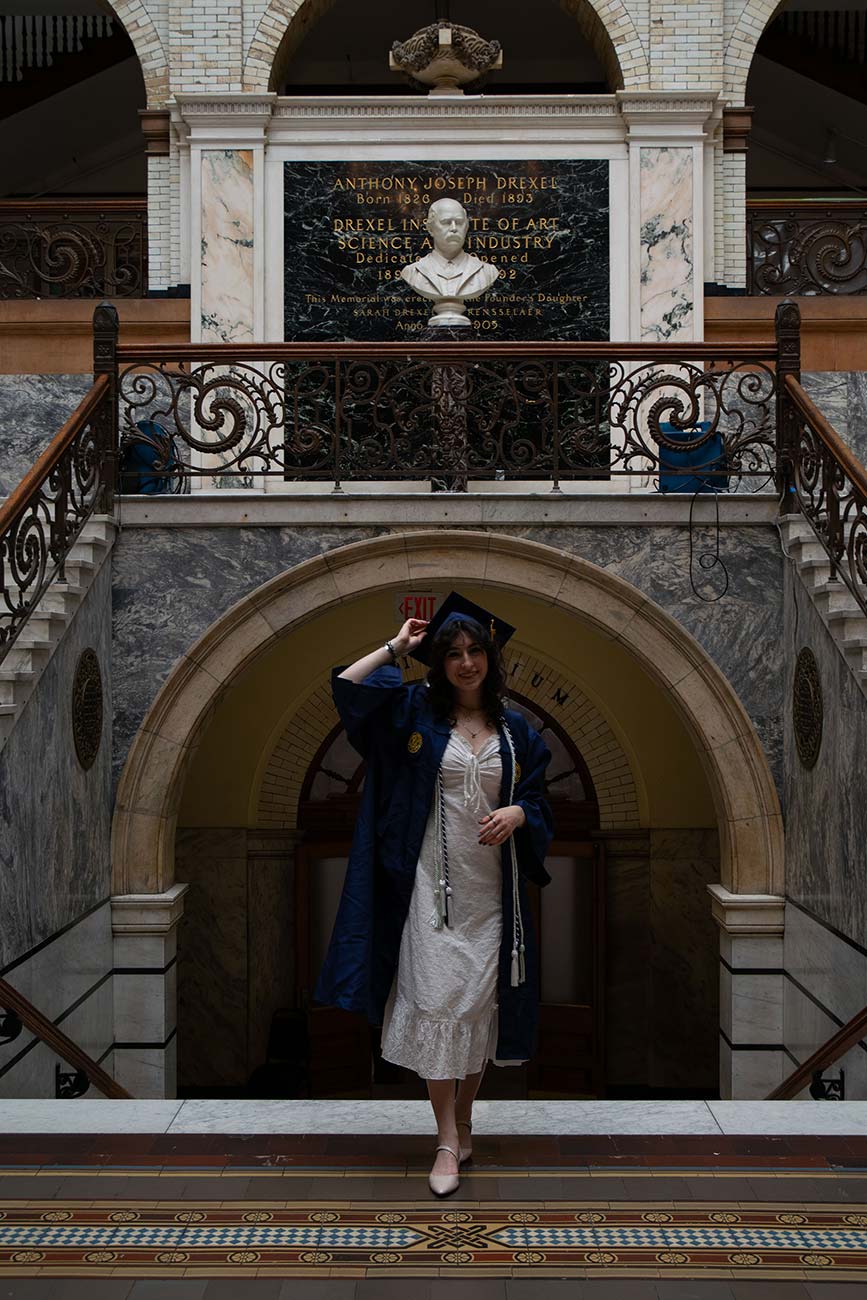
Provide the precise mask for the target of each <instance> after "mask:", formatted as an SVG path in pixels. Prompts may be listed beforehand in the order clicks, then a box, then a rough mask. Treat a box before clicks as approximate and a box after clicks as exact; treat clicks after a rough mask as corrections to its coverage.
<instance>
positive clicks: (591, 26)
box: [243, 0, 648, 94]
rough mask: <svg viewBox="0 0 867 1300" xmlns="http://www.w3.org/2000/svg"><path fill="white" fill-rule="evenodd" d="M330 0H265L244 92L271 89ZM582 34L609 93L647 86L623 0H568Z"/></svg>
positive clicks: (639, 44)
mask: <svg viewBox="0 0 867 1300" xmlns="http://www.w3.org/2000/svg"><path fill="white" fill-rule="evenodd" d="M333 2H334V0H269V3H268V5H267V7H266V9H265V12H264V13H263V15H262V17H261V19H260V20H259V24H258V26H257V28H256V31H255V32H254V34H253V38H252V40H251V41H250V46H249V49H248V50H247V52H246V56H245V62H244V73H243V87H244V90H246V91H249V92H251V93H256V94H264V93H266V92H267V91H269V90H275V89H276V88H277V85H278V84H279V82H280V79H281V76H282V72H283V69H284V68H285V67H286V65H287V63H288V62H289V60H290V59H291V58H292V56H293V55H294V53H295V51H296V50H297V49H298V47H299V45H300V44H301V41H302V40H303V39H304V37H305V36H306V34H307V32H308V31H309V30H310V28H311V27H312V26H314V24H315V23H316V22H317V21H318V19H319V18H321V16H322V14H323V13H325V11H326V10H327V9H328V8H330V6H331V4H333ZM566 8H567V10H568V12H569V13H570V14H572V16H573V17H574V18H575V21H576V22H577V24H578V27H579V29H580V31H581V34H582V35H583V36H584V37H585V39H586V40H587V41H588V43H589V44H590V46H591V48H592V49H593V51H594V53H595V54H596V56H597V58H598V59H599V61H600V63H601V64H602V66H603V67H604V68H605V72H606V76H607V77H608V82H609V85H610V86H611V89H612V90H633V89H639V88H641V87H643V86H646V85H647V82H648V66H647V54H646V51H645V48H644V45H643V44H642V41H641V39H640V37H639V34H638V31H637V30H636V27H635V23H634V22H633V20H632V17H631V15H630V13H629V10H628V9H627V7H626V5H625V3H624V0H567V3H566Z"/></svg>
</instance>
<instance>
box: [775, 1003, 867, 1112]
mask: <svg viewBox="0 0 867 1300" xmlns="http://www.w3.org/2000/svg"><path fill="white" fill-rule="evenodd" d="M862 1005H863V1004H862ZM784 1015H785V1018H784V1025H785V1036H786V1047H787V1048H788V1050H789V1051H790V1052H791V1053H792V1055H793V1056H794V1058H795V1059H796V1060H797V1061H799V1062H800V1061H806V1060H807V1058H808V1057H809V1056H811V1055H812V1054H813V1052H815V1050H816V1048H817V1047H821V1045H822V1043H825V1042H827V1041H828V1039H829V1038H831V1037H833V1035H834V1034H836V1032H837V1030H838V1029H839V1028H840V1024H839V1022H838V1020H837V1019H835V1018H833V1017H831V1016H829V1015H827V1013H826V1011H825V1010H823V1008H822V1007H821V1006H819V1005H818V1004H817V1003H816V1002H815V1001H814V1000H813V999H812V998H810V997H808V996H807V995H806V994H805V993H804V991H803V990H802V989H799V988H798V987H797V986H796V985H795V984H793V983H792V982H791V981H790V980H787V981H786V988H785V1006H784ZM792 1068H794V1067H792ZM841 1068H842V1069H843V1071H844V1072H845V1084H844V1086H845V1090H846V1098H845V1099H846V1101H863V1100H864V1099H865V1098H867V1047H865V1046H864V1045H863V1044H861V1043H859V1044H857V1045H856V1046H855V1047H853V1048H852V1049H851V1051H849V1052H847V1053H846V1055H845V1056H842V1057H841V1058H840V1060H839V1061H837V1062H836V1063H835V1064H834V1065H830V1066H828V1068H827V1069H826V1070H824V1071H823V1074H824V1075H825V1076H826V1077H828V1078H833V1077H835V1076H836V1075H838V1074H839V1073H840V1070H841ZM788 1072H789V1071H787V1073H788ZM800 1095H801V1096H802V1097H805V1098H806V1097H809V1095H810V1094H809V1090H808V1089H805V1090H804V1091H803V1093H801V1094H800Z"/></svg>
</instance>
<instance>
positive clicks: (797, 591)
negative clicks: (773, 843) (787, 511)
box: [783, 566, 867, 1005]
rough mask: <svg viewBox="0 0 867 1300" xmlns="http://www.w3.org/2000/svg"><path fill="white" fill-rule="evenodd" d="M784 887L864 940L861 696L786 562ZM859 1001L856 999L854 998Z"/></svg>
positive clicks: (866, 810) (866, 828) (866, 709)
mask: <svg viewBox="0 0 867 1300" xmlns="http://www.w3.org/2000/svg"><path fill="white" fill-rule="evenodd" d="M783 645H784V646H785V647H786V656H785V674H784V681H783V690H784V695H783V699H784V705H785V803H786V807H787V821H786V894H787V896H788V897H790V898H792V899H794V900H795V902H797V903H800V904H802V905H803V906H804V907H805V908H806V909H807V910H808V911H809V912H810V913H812V914H813V915H814V916H815V917H817V918H818V919H819V920H820V921H823V922H825V923H826V924H827V925H830V926H833V927H834V928H835V929H836V930H839V931H840V933H841V934H843V935H845V936H846V937H848V938H850V939H853V940H854V941H855V942H856V943H858V944H860V945H861V946H862V947H865V946H867V891H865V890H864V888H863V880H864V861H865V858H864V845H865V844H867V800H865V798H864V755H865V753H867V700H865V698H864V695H863V694H862V692H861V690H860V688H859V686H858V683H857V681H856V680H855V677H854V675H853V673H852V670H851V668H850V667H849V665H848V663H847V662H846V660H845V659H844V658H843V656H842V655H841V653H840V651H839V650H838V648H837V646H836V644H835V643H834V641H833V640H832V639H831V636H830V634H829V632H828V630H827V628H826V627H825V625H824V623H823V622H822V620H821V618H820V616H819V614H818V613H817V612H816V610H815V608H814V606H813V604H812V601H811V600H810V598H809V596H808V595H807V593H806V591H805V590H804V588H803V585H802V583H801V580H800V578H799V577H798V576H797V574H796V573H795V571H794V569H793V568H790V567H789V566H787V567H786V572H785V631H784V637H783ZM802 646H809V647H810V649H811V650H812V651H813V654H814V655H815V657H816V662H817V665H818V669H819V680H820V682H821V687H822V698H823V708H824V721H823V733H822V745H821V749H820V751H819V757H818V760H817V762H816V764H815V766H814V767H813V768H812V769H807V768H805V767H804V766H803V765H802V764H801V761H800V759H799V757H798V752H797V748H796V746H795V737H794V730H793V726H792V708H791V693H792V678H793V671H794V663H795V659H796V657H797V654H798V651H799V650H800V649H801V647H802ZM862 1005H863V1004H862Z"/></svg>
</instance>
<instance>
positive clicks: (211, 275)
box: [201, 149, 254, 343]
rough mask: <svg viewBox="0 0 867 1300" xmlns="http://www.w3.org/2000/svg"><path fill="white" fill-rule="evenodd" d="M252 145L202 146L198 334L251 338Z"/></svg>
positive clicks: (227, 339) (213, 339) (214, 339)
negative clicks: (200, 306)
mask: <svg viewBox="0 0 867 1300" xmlns="http://www.w3.org/2000/svg"><path fill="white" fill-rule="evenodd" d="M253 233H254V232H253V151H252V149H205V150H203V151H202V318H201V330H202V339H203V341H204V342H206V343H252V341H253Z"/></svg>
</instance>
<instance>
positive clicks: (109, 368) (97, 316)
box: [93, 302, 119, 515]
mask: <svg viewBox="0 0 867 1300" xmlns="http://www.w3.org/2000/svg"><path fill="white" fill-rule="evenodd" d="M118 330H119V324H118V319H117V311H116V309H115V308H114V307H112V305H111V303H110V302H101V303H100V304H99V306H98V307H97V308H96V310H95V311H94V313H93V378H94V380H96V379H98V378H99V376H100V375H107V376H108V379H109V386H108V391H107V392H106V395H105V400H104V401H103V402H102V403H101V405H100V407H99V409H98V410H97V411H96V412H94V416H93V426H94V434H95V437H96V445H97V449H98V452H99V465H100V476H101V479H102V484H101V492H100V504H99V510H100V513H102V514H105V515H110V514H113V512H114V494H115V491H116V489H117V461H118V418H117V389H118V380H117V336H118Z"/></svg>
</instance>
